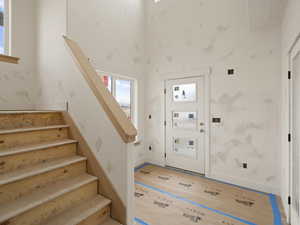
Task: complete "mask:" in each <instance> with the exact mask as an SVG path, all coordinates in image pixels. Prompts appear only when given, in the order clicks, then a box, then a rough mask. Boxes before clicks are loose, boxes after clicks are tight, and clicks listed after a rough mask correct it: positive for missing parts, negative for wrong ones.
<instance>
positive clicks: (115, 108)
mask: <svg viewBox="0 0 300 225" xmlns="http://www.w3.org/2000/svg"><path fill="white" fill-rule="evenodd" d="M63 37H64V40H65V42H66V44H67V46H68V47H69V49H70V50H71V53H72V55H73V57H74V60H75V62H76V63H77V65H78V66H79V69H80V71H81V73H82V75H83V76H84V78H85V80H86V81H87V83H88V85H89V86H90V88H91V90H92V91H93V93H94V95H95V96H96V98H97V99H98V101H99V103H100V104H101V105H102V107H103V109H104V111H105V112H106V114H107V116H108V117H109V118H110V120H111V122H112V124H113V125H114V127H115V128H116V130H117V132H118V133H119V135H120V136H121V138H122V140H123V141H124V142H125V143H131V142H134V141H135V139H136V136H137V130H136V128H135V126H134V125H133V123H132V122H131V120H130V119H129V118H128V117H127V116H126V114H125V112H124V111H123V110H122V108H121V106H120V105H119V103H118V102H117V101H116V99H115V98H114V97H113V95H112V94H111V93H110V92H109V90H108V89H107V88H106V87H105V85H104V83H103V81H102V80H101V78H100V76H99V75H98V74H97V72H96V70H95V68H94V67H93V66H92V64H91V63H90V61H89V59H88V57H86V56H85V54H84V52H83V51H82V49H81V48H80V46H79V45H78V44H77V43H76V42H75V41H73V40H71V39H70V38H68V37H66V36H63Z"/></svg>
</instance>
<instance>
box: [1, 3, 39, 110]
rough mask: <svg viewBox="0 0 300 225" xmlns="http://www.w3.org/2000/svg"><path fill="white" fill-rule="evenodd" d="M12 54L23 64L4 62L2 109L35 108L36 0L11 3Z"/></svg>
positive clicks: (2, 64)
mask: <svg viewBox="0 0 300 225" xmlns="http://www.w3.org/2000/svg"><path fill="white" fill-rule="evenodd" d="M11 6H12V7H11V14H10V16H11V21H10V22H11V30H10V32H11V49H10V51H11V55H12V56H15V57H20V58H21V60H20V64H18V65H13V64H8V63H3V62H0V110H12V109H13V110H21V109H34V105H35V99H36V86H37V83H36V77H37V76H36V71H35V69H36V68H35V65H36V44H35V41H36V39H35V34H36V29H35V28H36V26H35V22H36V16H35V0H26V1H24V0H13V1H12V3H11Z"/></svg>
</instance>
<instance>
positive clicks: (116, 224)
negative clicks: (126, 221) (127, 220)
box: [101, 218, 122, 225]
mask: <svg viewBox="0 0 300 225" xmlns="http://www.w3.org/2000/svg"><path fill="white" fill-rule="evenodd" d="M101 225H122V224H120V223H119V222H117V221H115V220H113V219H111V218H109V219H108V220H106V221H105V222H104V223H102V224H101Z"/></svg>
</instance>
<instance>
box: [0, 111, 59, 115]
mask: <svg viewBox="0 0 300 225" xmlns="http://www.w3.org/2000/svg"><path fill="white" fill-rule="evenodd" d="M58 112H63V111H51V110H45V111H43V110H41V111H34V110H29V111H0V115H1V114H36V113H38V114H39V113H58Z"/></svg>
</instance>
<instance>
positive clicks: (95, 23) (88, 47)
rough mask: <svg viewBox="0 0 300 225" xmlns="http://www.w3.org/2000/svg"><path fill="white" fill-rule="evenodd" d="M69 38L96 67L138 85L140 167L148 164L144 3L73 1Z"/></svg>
mask: <svg viewBox="0 0 300 225" xmlns="http://www.w3.org/2000/svg"><path fill="white" fill-rule="evenodd" d="M68 2H69V3H68V5H69V13H68V14H69V17H68V20H69V21H68V36H70V37H71V38H72V39H74V40H76V41H77V42H78V43H79V44H80V46H82V48H83V49H84V50H85V51H86V53H87V55H88V56H89V58H90V60H91V61H92V63H93V65H94V67H95V68H97V69H98V70H100V71H105V72H111V73H114V74H119V75H123V76H128V77H131V78H133V79H136V80H137V82H138V95H137V97H138V104H137V105H138V133H139V140H140V141H141V143H142V144H141V145H140V146H138V147H136V148H135V151H136V154H135V155H136V159H135V161H136V164H140V163H142V162H143V161H144V157H145V156H144V155H145V154H144V146H143V139H144V77H145V72H144V27H145V26H144V25H145V23H144V3H143V2H144V1H142V0H126V1H124V0H114V1H109V0H103V1H98V0H92V1H86V2H85V3H84V4H83V3H82V1H81V0H69V1H68Z"/></svg>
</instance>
